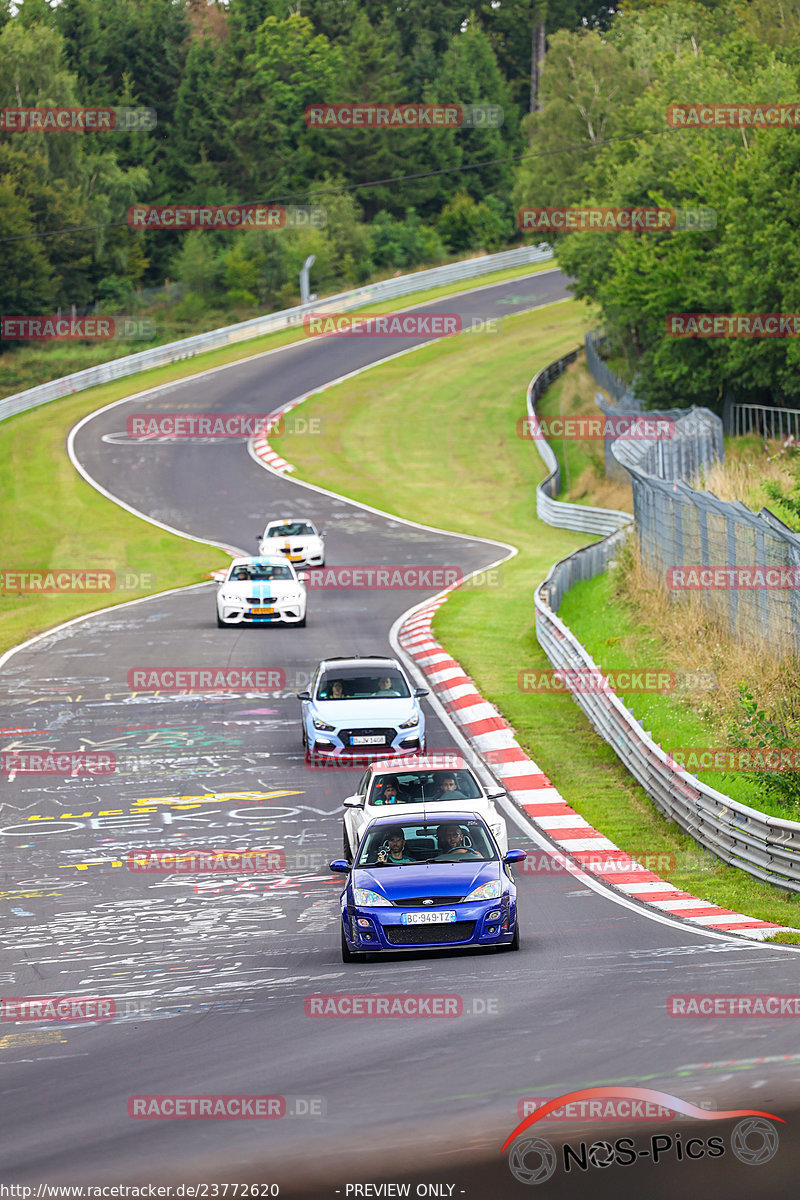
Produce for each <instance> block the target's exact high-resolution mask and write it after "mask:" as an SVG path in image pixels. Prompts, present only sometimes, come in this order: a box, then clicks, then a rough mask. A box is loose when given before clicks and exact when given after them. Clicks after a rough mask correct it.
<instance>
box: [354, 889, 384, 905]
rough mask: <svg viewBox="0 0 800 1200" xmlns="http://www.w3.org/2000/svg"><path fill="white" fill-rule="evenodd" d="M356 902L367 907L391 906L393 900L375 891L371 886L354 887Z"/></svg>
mask: <svg viewBox="0 0 800 1200" xmlns="http://www.w3.org/2000/svg"><path fill="white" fill-rule="evenodd" d="M353 895H354V896H355V901H356V904H358V905H364V906H365V907H367V908H391V907H392V905H391V901H389V900H387V899H386V897H385V896H381V895H379V894H378V893H377V892H373V891H372V889H371V888H353Z"/></svg>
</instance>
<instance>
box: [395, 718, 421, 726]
mask: <svg viewBox="0 0 800 1200" xmlns="http://www.w3.org/2000/svg"><path fill="white" fill-rule="evenodd" d="M415 725H419V717H412V718H411V720H410V721H403V724H402V725H401V726H400V728H401V729H413V728H414V726H415Z"/></svg>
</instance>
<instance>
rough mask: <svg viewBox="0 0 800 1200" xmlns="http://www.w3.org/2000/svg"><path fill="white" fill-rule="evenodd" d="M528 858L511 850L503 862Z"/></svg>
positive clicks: (521, 852)
mask: <svg viewBox="0 0 800 1200" xmlns="http://www.w3.org/2000/svg"><path fill="white" fill-rule="evenodd" d="M527 857H528V851H527V850H509V851H508V853H507V854H506V856H505V858H504V859H503V862H507V863H515V862H522V860H523V858H527ZM331 866H332V864H331Z"/></svg>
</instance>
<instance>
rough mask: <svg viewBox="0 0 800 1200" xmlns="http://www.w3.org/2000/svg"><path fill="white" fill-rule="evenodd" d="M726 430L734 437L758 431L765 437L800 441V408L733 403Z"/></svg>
mask: <svg viewBox="0 0 800 1200" xmlns="http://www.w3.org/2000/svg"><path fill="white" fill-rule="evenodd" d="M727 415H728V423H727V427H726V430H725V432H726V433H729V434H732V435H733V437H745V436H746V435H747V434H748V433H757V434H759V435H760V436H761V437H763V438H771V439H772V438H774V439H780V440H783V439H784V438H789V437H791V438H793V439H794V441H795V442H798V441H800V409H799V408H770V407H769V406H768V405H766V404H731V405H729V406H728V414H727Z"/></svg>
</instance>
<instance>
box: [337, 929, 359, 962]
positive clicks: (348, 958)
mask: <svg viewBox="0 0 800 1200" xmlns="http://www.w3.org/2000/svg"><path fill="white" fill-rule="evenodd" d="M339 932H340V934H341V937H342V962H343V963H358V962H362V961H363V958H364V956H363V954H354V953H353V951H352V950H351V949H350V947H349V946H348V944H347V938H346V937H345V936H344V928H343V927H341V926H340V929H339Z"/></svg>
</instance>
